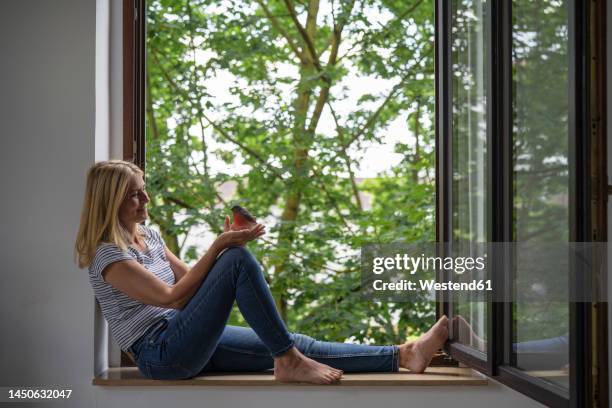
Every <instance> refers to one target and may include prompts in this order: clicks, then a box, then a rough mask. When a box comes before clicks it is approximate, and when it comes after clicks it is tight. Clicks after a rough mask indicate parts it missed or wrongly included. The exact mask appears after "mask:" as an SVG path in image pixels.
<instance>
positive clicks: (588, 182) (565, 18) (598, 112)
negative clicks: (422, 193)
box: [436, 0, 607, 407]
mask: <svg viewBox="0 0 612 408" xmlns="http://www.w3.org/2000/svg"><path fill="white" fill-rule="evenodd" d="M436 10H437V17H436V24H437V26H436V38H437V54H436V55H437V57H438V60H437V67H436V69H437V74H438V76H437V80H436V85H437V110H436V112H437V128H436V130H437V152H438V156H437V175H438V190H437V192H438V196H437V197H438V211H437V214H438V218H437V221H438V229H437V236H438V240H439V241H441V242H451V243H452V242H461V241H464V242H473V243H478V242H493V243H508V242H515V243H520V244H527V245H532V246H537V245H539V244H542V243H550V242H594V241H605V240H606V238H605V234H604V233H603V231H605V226H606V221H605V202H606V199H605V196H606V195H607V191H606V187H605V186H604V185H602V180H606V170H605V169H606V164H605V158H604V157H603V154H602V151H604V152H605V148H604V147H603V146H605V134H604V130H603V124H602V120H601V117H602V112H603V106H604V105H603V92H604V91H603V90H604V89H605V86H604V84H605V81H604V78H603V72H604V70H603V66H604V59H603V46H602V42H601V39H602V38H603V33H604V30H603V17H602V16H603V15H605V13H604V12H603V2H578V1H546V2H531V1H521V0H514V1H491V0H452V1H438V2H437V9H436ZM495 256H496V257H497V258H501V261H500V262H497V263H496V265H495V266H494V267H492V268H489V274H490V276H489V278H491V279H492V280H493V282H494V283H495V291H496V292H497V293H496V294H494V295H492V296H491V298H490V299H489V301H488V302H474V301H472V300H471V299H470V298H469V297H459V296H450V295H447V296H445V297H444V298H442V299H440V300H441V302H440V305H439V309H440V311H441V312H444V313H447V314H448V315H449V317H450V318H451V319H452V321H453V322H454V324H453V328H452V331H451V341H450V344H449V345H448V351H449V353H450V354H451V355H452V356H453V357H454V358H456V359H458V360H460V361H462V362H464V363H466V364H468V365H470V366H473V367H476V368H478V369H479V370H481V371H483V372H485V373H487V374H489V375H493V376H495V377H496V378H497V379H499V380H500V381H502V382H504V383H505V384H507V385H509V386H511V387H513V388H515V389H517V390H519V391H521V392H523V393H525V394H526V395H529V396H531V397H532V398H534V399H536V400H538V401H540V402H542V403H545V404H548V405H551V406H574V407H582V406H599V404H601V406H606V405H607V391H606V390H607V385H606V384H607V370H606V369H605V367H607V354H606V349H607V341H606V339H605V336H606V331H607V329H606V314H605V307H602V306H603V305H605V303H602V302H601V300H602V299H603V298H602V297H597V299H599V300H600V302H595V301H593V302H586V301H583V300H584V298H583V297H576V295H577V293H578V292H581V293H582V294H589V295H592V294H593V293H594V292H595V291H596V290H599V289H598V288H594V287H593V286H592V282H594V281H599V282H601V280H603V281H604V282H605V276H603V275H602V276H591V275H589V274H581V273H571V272H570V273H568V274H567V276H559V277H558V282H557V283H559V284H560V285H562V286H564V287H565V290H566V291H567V295H566V298H565V301H563V300H561V299H558V298H557V299H555V300H554V301H551V300H544V299H546V297H545V296H544V297H543V298H542V300H541V301H532V302H519V301H514V300H515V299H516V298H517V296H516V293H517V291H519V290H521V288H522V287H523V286H522V285H524V284H525V282H526V281H528V280H529V276H527V275H528V270H527V269H525V263H524V262H525V261H524V259H522V258H521V257H520V256H516V252H513V251H508V252H502V253H496V254H495ZM498 260H499V259H498ZM570 269H571V268H570ZM591 299H595V298H593V297H592V298H591ZM495 300H497V301H495ZM500 300H505V301H500ZM581 300H582V301H581Z"/></svg>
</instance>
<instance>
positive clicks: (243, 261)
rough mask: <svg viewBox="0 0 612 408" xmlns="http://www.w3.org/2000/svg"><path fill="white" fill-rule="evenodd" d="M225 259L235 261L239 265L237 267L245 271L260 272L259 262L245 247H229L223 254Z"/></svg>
mask: <svg viewBox="0 0 612 408" xmlns="http://www.w3.org/2000/svg"><path fill="white" fill-rule="evenodd" d="M223 255H224V256H225V257H226V259H228V260H230V261H232V262H236V263H237V264H238V265H239V266H240V267H239V268H238V269H240V270H245V271H247V272H258V273H260V272H261V267H260V266H259V263H258V262H257V260H256V259H255V257H254V256H253V254H251V252H250V251H249V250H248V249H246V248H245V247H241V246H239V247H231V248H228V249H227V251H225V253H224V254H223Z"/></svg>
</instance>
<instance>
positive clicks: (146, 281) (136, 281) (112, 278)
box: [102, 224, 265, 309]
mask: <svg viewBox="0 0 612 408" xmlns="http://www.w3.org/2000/svg"><path fill="white" fill-rule="evenodd" d="M264 228H265V227H264V226H263V225H261V224H257V225H256V226H254V227H253V228H251V229H247V230H242V231H228V232H224V233H223V234H221V235H219V236H218V237H217V239H216V240H215V242H213V244H212V245H211V247H210V249H209V250H208V251H207V252H206V254H204V256H203V257H202V258H200V260H199V261H198V262H197V263H196V264H195V265H194V267H193V268H191V269H190V270H189V271H188V272H186V273H185V275H184V276H183V277H182V278H181V280H180V281H179V282H177V283H176V284H175V285H173V286H170V285H168V284H167V283H166V282H164V281H162V280H161V279H159V278H158V277H157V276H155V275H154V274H152V273H151V272H149V271H147V270H146V269H145V268H144V267H143V266H142V265H140V264H139V263H138V262H136V261H120V262H115V263H113V264H111V265H109V266H108V267H107V268H106V269H105V270H104V271H102V277H103V278H104V280H105V281H107V282H108V283H110V284H111V285H112V286H113V287H114V288H116V289H117V290H119V291H121V292H123V293H125V294H126V295H127V296H129V297H131V298H132V299H135V300H137V301H139V302H141V303H145V304H149V305H154V306H160V307H167V308H174V309H181V308H183V306H185V305H186V304H187V302H189V300H190V299H191V297H192V296H193V295H194V294H195V292H196V291H197V290H198V288H199V287H200V284H201V283H202V281H203V280H204V278H205V277H206V275H207V274H208V272H209V271H210V269H211V268H212V266H213V264H214V263H215V260H216V258H217V256H218V255H219V253H220V252H221V251H222V250H223V249H225V248H228V247H232V246H240V245H244V244H246V243H247V242H249V241H251V240H253V239H255V238H258V237H260V236H261V235H263V234H264V233H265V231H264ZM177 259H178V258H177Z"/></svg>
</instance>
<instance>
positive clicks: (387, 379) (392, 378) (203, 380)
mask: <svg viewBox="0 0 612 408" xmlns="http://www.w3.org/2000/svg"><path fill="white" fill-rule="evenodd" d="M487 383H488V379H487V377H485V376H484V375H482V374H480V373H479V372H477V371H475V370H472V369H471V368H465V367H429V368H428V369H427V370H426V371H425V372H424V373H422V374H413V373H411V372H410V371H407V370H401V371H400V372H398V373H359V374H355V373H351V374H344V376H343V377H342V380H341V381H340V383H339V384H335V386H434V385H437V386H453V385H487ZM93 385H103V386H176V385H191V386H193V385H203V386H210V385H213V386H228V385H229V386H254V385H259V386H286V385H287V384H284V383H280V382H278V381H276V380H275V379H274V376H273V375H272V372H263V373H211V374H207V375H205V376H200V377H195V378H191V379H189V380H150V379H148V378H145V377H144V376H143V375H142V374H141V373H140V372H139V371H138V369H137V368H135V367H123V368H110V369H109V370H108V371H105V372H104V373H103V374H102V375H101V376H99V377H96V378H94V379H93ZM290 385H300V386H303V385H306V386H308V385H309V384H290Z"/></svg>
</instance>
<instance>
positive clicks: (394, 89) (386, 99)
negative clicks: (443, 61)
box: [342, 44, 433, 149]
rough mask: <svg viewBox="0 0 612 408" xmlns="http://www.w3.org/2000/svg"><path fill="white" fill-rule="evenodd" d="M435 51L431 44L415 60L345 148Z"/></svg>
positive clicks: (348, 144) (366, 127) (373, 120)
mask: <svg viewBox="0 0 612 408" xmlns="http://www.w3.org/2000/svg"><path fill="white" fill-rule="evenodd" d="M432 51H433V45H432V44H430V46H429V48H428V49H427V51H425V52H424V53H423V54H421V57H420V58H419V60H418V61H417V62H415V63H414V64H413V65H412V66H411V67H410V68H409V69H408V71H407V72H406V74H405V75H404V76H403V77H402V78H401V80H400V81H399V82H398V83H397V84H396V85H395V86H394V87H393V88H392V89H391V92H389V95H388V96H387V97H386V98H385V100H384V101H383V102H382V103H381V104H380V106H379V107H378V109H376V110H375V111H374V113H372V115H371V116H370V117H369V118H368V120H367V121H366V123H365V124H364V125H363V126H362V127H361V129H359V131H358V132H357V133H355V134H354V135H353V136H352V137H351V138H350V139H349V140H348V141H347V142H346V143H345V145H344V146H342V147H343V148H345V149H346V148H348V147H349V146H350V145H351V144H352V143H353V142H355V140H357V139H359V138H360V137H361V136H363V134H364V133H365V132H366V131H367V130H368V129H369V128H370V127H371V126H372V125H373V124H374V122H376V119H378V116H379V115H380V113H381V112H382V110H383V109H384V108H385V106H386V105H387V104H388V103H389V102H390V101H391V100H392V99H393V97H395V94H396V93H397V92H398V91H399V90H400V89H401V88H402V86H404V82H405V81H406V80H407V79H408V78H409V77H410V76H411V75H412V74H413V73H414V72H413V69H414V68H415V67H418V66H419V64H420V63H421V61H423V60H424V59H425V57H426V56H428V55H429V54H431V52H432Z"/></svg>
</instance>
